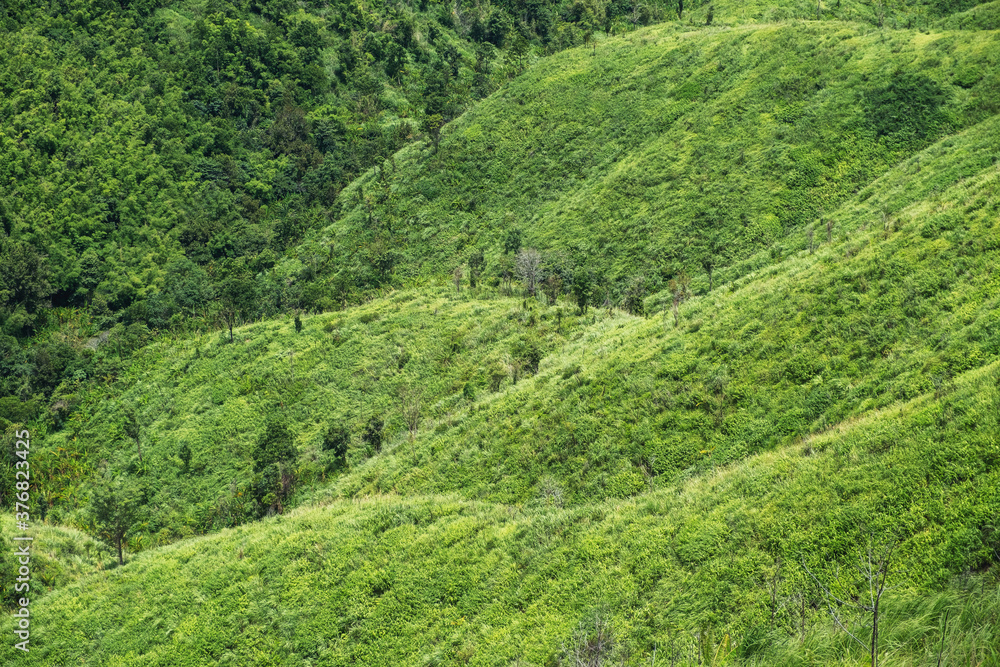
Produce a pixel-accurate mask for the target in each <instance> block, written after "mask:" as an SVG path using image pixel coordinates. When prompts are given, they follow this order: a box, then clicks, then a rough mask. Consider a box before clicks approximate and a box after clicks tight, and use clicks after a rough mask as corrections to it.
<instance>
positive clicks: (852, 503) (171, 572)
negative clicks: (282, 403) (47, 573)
mask: <svg viewBox="0 0 1000 667" xmlns="http://www.w3.org/2000/svg"><path fill="white" fill-rule="evenodd" d="M996 371H997V368H996V365H993V366H992V367H991V368H989V369H984V371H975V372H970V373H968V374H966V375H965V376H963V377H962V378H960V379H959V380H958V382H957V383H956V389H955V390H954V392H953V393H952V394H951V395H950V396H949V397H948V399H947V400H946V401H944V404H946V405H950V406H952V407H953V408H956V409H957V408H960V407H967V406H974V405H977V404H978V402H979V401H980V400H981V395H982V394H983V393H984V392H985V393H987V394H988V393H990V392H991V391H992V392H993V393H995V391H996V390H995V376H996ZM939 407H940V404H938V403H935V402H933V401H930V400H927V399H926V398H921V399H918V400H916V401H912V402H909V403H906V404H902V405H900V406H898V407H895V408H893V409H891V410H887V411H884V412H882V413H879V414H874V415H871V416H869V417H866V418H865V419H862V420H859V421H857V422H856V423H854V424H853V425H851V426H848V427H845V428H843V429H840V430H838V431H837V432H832V433H828V434H825V435H822V436H818V437H816V438H813V439H810V440H809V441H808V442H806V443H804V444H800V445H794V446H791V447H787V448H783V449H782V450H780V451H777V452H771V453H767V454H762V455H759V456H755V457H751V458H749V459H747V460H746V461H743V462H741V463H738V464H734V465H732V466H728V467H726V468H724V469H720V470H718V471H716V472H713V473H709V474H706V475H703V476H700V477H698V478H697V479H693V480H690V481H687V482H681V483H678V484H676V485H671V486H670V487H668V488H665V489H662V490H660V491H655V492H652V493H647V494H644V495H642V496H639V497H638V498H635V499H632V500H627V501H608V502H604V503H592V504H590V505H587V506H583V507H575V508H558V507H551V506H550V507H545V506H535V507H519V506H505V505H494V504H488V503H482V502H476V501H469V500H464V499H461V498H457V497H455V496H428V497H420V496H413V497H409V498H386V497H376V498H371V499H365V500H344V501H335V502H333V503H330V504H321V505H320V506H317V507H310V508H302V509H301V510H298V511H295V512H293V513H292V514H291V515H289V516H285V517H276V518H274V519H269V520H266V521H264V522H262V523H259V524H255V525H252V526H244V527H240V528H237V529H226V530H224V531H222V532H221V533H219V534H217V535H213V536H206V537H199V538H194V539H192V540H187V541H185V542H182V543H180V544H176V545H172V546H169V547H164V548H161V549H158V550H155V551H151V552H148V553H144V554H140V555H138V556H136V557H135V558H134V559H133V560H132V562H131V563H129V564H128V565H127V566H126V567H124V568H119V569H115V570H112V571H110V572H108V573H105V574H100V575H94V576H91V577H88V578H87V579H86V580H85V581H84V582H81V583H78V584H74V585H71V586H69V587H67V588H64V589H61V590H58V591H56V592H54V593H52V594H50V595H49V596H47V597H45V598H43V599H42V600H41V601H39V602H38V603H37V604H36V606H35V608H34V616H33V623H34V626H33V627H34V628H36V630H35V631H34V632H33V635H32V641H33V644H32V647H33V654H32V655H33V659H34V660H37V661H38V662H37V663H36V664H94V665H102V666H104V665H149V666H152V665H172V666H178V665H204V664H240V665H305V664H312V665H340V664H365V665H403V664H405V665H422V664H447V665H457V664H477V665H500V664H511V663H512V662H514V661H518V660H520V661H521V663H522V664H551V663H552V661H553V660H555V659H556V657H557V656H558V654H559V653H560V651H561V646H562V644H563V643H565V642H567V641H569V640H570V638H571V636H572V634H573V631H574V629H575V628H576V626H577V625H578V623H580V622H581V621H583V620H584V619H586V618H587V617H588V615H589V614H591V612H592V611H593V610H594V609H598V608H602V607H603V608H606V609H607V610H608V614H609V616H610V618H611V622H612V627H613V628H614V632H615V634H616V636H617V638H618V640H619V642H620V643H621V645H622V646H627V647H629V648H630V649H631V651H632V653H633V659H632V660H630V661H629V662H628V664H632V665H639V664H646V663H648V662H649V660H650V657H651V655H652V652H653V650H654V649H656V650H657V651H658V654H659V655H660V657H661V659H663V658H664V657H665V656H667V655H668V651H671V650H672V651H673V652H674V653H675V654H676V655H677V656H684V657H686V658H691V657H692V655H693V654H695V652H696V651H697V648H698V643H699V642H697V641H696V640H695V637H696V635H700V636H701V637H702V638H703V639H702V640H701V642H700V643H701V645H702V650H705V649H706V647H707V648H708V650H707V651H706V654H708V653H714V652H718V651H720V650H723V649H722V648H720V646H721V647H725V646H728V647H729V648H730V649H731V648H732V647H734V646H735V647H738V651H739V653H737V654H734V655H733V657H736V656H738V655H744V654H747V655H748V657H749V656H750V655H761V654H765V655H774V654H775V653H771V654H768V653H766V652H767V651H773V652H776V654H777V655H787V652H789V651H792V652H794V653H795V655H796V656H802V655H803V652H805V655H806V656H808V655H810V652H811V655H812V656H813V658H812V660H814V661H815V660H819V661H820V662H823V663H824V664H854V660H857V659H858V658H859V657H860V654H859V653H858V651H857V650H856V649H854V653H853V655H854V658H853V659H852V658H850V657H849V656H850V655H851V653H850V651H851V649H850V648H849V647H848V646H847V645H846V644H845V642H844V641H842V639H841V638H836V637H834V638H831V637H828V636H826V635H825V634H824V631H823V629H822V628H823V627H824V625H827V624H828V621H824V614H823V612H822V611H821V610H818V611H817V610H814V608H813V605H814V604H816V603H818V602H819V597H818V594H817V592H816V590H815V588H814V587H813V586H812V584H811V583H810V581H809V579H808V578H807V575H806V574H805V571H804V569H803V567H802V565H801V564H802V563H806V564H807V565H808V566H809V567H810V569H812V570H813V571H814V572H815V573H817V574H818V576H819V577H822V578H823V579H824V580H827V581H828V582H830V581H832V579H833V572H834V568H835V566H837V565H838V564H839V565H840V566H842V568H843V569H844V570H843V571H844V572H847V571H848V568H850V567H851V566H852V564H853V563H855V562H856V559H857V556H858V553H859V551H858V550H859V549H860V548H862V547H863V546H864V545H865V544H868V543H876V544H877V543H879V542H881V541H884V540H886V539H889V536H890V535H892V534H893V533H895V534H897V535H899V536H900V537H902V539H903V542H902V544H901V545H900V547H899V550H898V552H897V554H898V555H897V559H896V560H895V561H894V562H893V566H894V567H893V574H892V576H891V583H892V585H893V586H894V589H895V591H894V592H893V593H891V594H890V595H889V596H888V597H887V600H886V607H887V609H888V610H889V612H888V613H887V615H886V618H885V619H884V623H885V626H884V627H885V628H887V630H886V631H885V643H884V645H883V651H884V654H885V655H886V656H893V659H894V660H897V659H898V660H903V661H904V662H899V663H898V664H925V662H921V661H922V660H923V661H926V656H927V655H928V654H933V651H934V649H935V647H936V643H935V642H936V641H937V640H938V638H939V637H940V631H939V626H940V625H941V624H942V622H943V621H942V619H941V616H942V614H943V612H944V609H945V608H946V607H949V606H950V607H954V611H953V612H952V625H950V626H949V627H950V628H951V633H953V634H951V635H950V636H949V646H950V648H949V650H954V651H956V652H957V651H966V653H965V655H968V650H969V648H970V646H972V647H975V649H976V650H977V651H979V655H981V656H982V655H991V654H990V653H989V652H990V651H993V653H992V655H994V656H995V655H996V653H995V644H991V642H992V641H993V638H994V636H995V635H994V634H993V633H992V631H991V630H990V628H991V627H993V625H992V624H993V623H995V619H996V614H997V609H998V605H1000V602H998V600H997V599H996V596H997V595H998V594H1000V591H998V590H997V589H996V583H995V582H994V581H992V580H989V581H987V580H986V579H984V580H982V582H981V583H980V582H979V581H976V582H975V587H976V590H975V593H974V594H965V595H961V594H960V593H959V592H958V591H957V590H954V589H951V590H950V591H949V592H948V593H947V594H944V595H942V594H936V595H937V597H934V596H933V595H932V596H931V597H929V598H927V597H926V595H927V593H926V591H928V590H929V588H930V587H929V586H928V584H927V579H928V577H929V578H930V579H933V580H940V581H947V577H948V571H949V570H950V568H951V567H952V566H953V565H954V563H955V562H957V561H959V560H962V559H965V560H966V562H969V561H968V560H967V559H969V558H970V557H972V558H975V559H982V558H987V559H988V557H989V554H987V553H984V552H983V548H984V547H983V546H982V545H981V544H980V546H976V544H977V537H976V536H981V535H982V534H981V533H980V532H979V531H980V527H981V526H984V525H986V524H987V523H989V521H990V520H991V519H992V518H995V516H996V513H997V512H998V511H1000V495H998V489H1000V477H998V474H997V468H996V466H995V465H993V466H992V467H991V469H988V470H980V471H978V472H976V473H970V472H969V471H966V473H965V474H963V475H962V476H960V477H959V478H953V479H952V480H950V481H949V482H948V483H941V482H939V481H931V483H925V481H926V480H927V479H928V478H930V479H932V480H933V478H934V476H935V475H937V474H938V472H939V471H940V469H941V467H942V466H945V467H948V466H951V467H954V465H955V464H956V462H954V461H953V462H950V463H949V462H947V461H944V460H943V459H942V457H941V456H940V455H938V454H936V453H935V452H937V451H938V450H939V448H940V447H941V444H940V443H937V442H935V441H933V440H929V439H927V438H925V437H923V434H924V432H925V430H926V427H927V426H926V425H927V421H928V420H929V419H933V414H934V412H935V411H936V410H937V409H938V408H939ZM886 430H893V431H895V432H896V435H895V440H894V442H893V444H892V446H891V447H889V448H887V449H883V448H878V447H876V448H875V449H874V451H873V447H872V443H873V442H877V441H878V439H879V438H881V437H883V434H884V433H885V432H886ZM994 433H995V431H992V430H987V429H982V430H980V431H978V432H975V431H973V432H969V433H967V434H965V435H964V436H963V438H964V444H965V446H966V447H967V448H968V450H967V451H968V453H969V454H972V455H973V456H974V455H975V454H974V453H975V452H981V453H982V452H989V451H991V447H992V450H995V449H996V444H995V442H994V443H993V444H990V443H991V441H992V438H993V435H992V434H994ZM997 454H998V452H994V454H993V456H997ZM966 461H967V459H966ZM996 546H997V545H996V544H994V545H993V547H992V548H996ZM779 562H780V564H781V568H780V571H779V570H778V563H779ZM980 562H981V560H980ZM775 575H777V576H775ZM845 579H849V580H851V581H854V580H853V579H851V577H850V576H847V577H845ZM851 585H852V584H849V585H848V586H847V588H846V591H847V594H849V593H850V591H851V590H852V588H851ZM917 586H919V589H918V588H915V587H917ZM917 590H922V591H925V592H924V593H922V594H921V595H922V596H924V598H925V599H924V600H923V601H920V600H918V595H917V593H916V591H917ZM772 600H777V603H778V604H777V605H775V604H773V603H772ZM802 601H804V603H803V604H804V607H803V606H801V604H800V602H802ZM803 608H804V609H805V617H804V618H803V617H802V609H803ZM910 608H914V609H910ZM894 610H895V611H894ZM772 612H773V613H772ZM772 618H773V620H772ZM960 619H965V620H960ZM848 622H849V623H852V627H853V628H854V630H855V631H856V632H861V631H862V630H861V627H862V625H863V622H862V619H859V618H857V619H855V618H849V620H848ZM803 625H804V627H805V628H806V629H807V630H808V631H809V636H808V638H807V639H808V641H807V642H806V644H805V646H804V648H803V647H801V646H799V647H797V648H796V646H794V645H793V644H792V643H791V641H789V645H788V646H787V647H786V646H785V645H784V644H783V643H782V642H783V640H782V639H781V638H782V637H783V636H786V634H787V636H790V637H797V636H798V635H797V633H798V631H799V628H800V627H802V626H803ZM772 628H773V629H772ZM769 634H770V641H764V640H762V639H761V637H767V636H768V635H769ZM726 635H728V636H729V642H728V644H727V643H726V641H725V637H726ZM706 637H711V638H713V639H711V640H708V639H705V638H706ZM750 638H752V639H753V641H750ZM769 645H770V646H769ZM671 647H672V648H671ZM754 647H756V648H754ZM726 650H728V649H726ZM726 650H723V652H724V653H725V652H726ZM11 651H12V649H11V648H10V647H9V646H7V645H4V646H3V647H2V648H0V655H2V656H4V657H5V658H7V659H9V658H10V655H11ZM783 652H784V653H783ZM984 652H985V653H984ZM952 655H953V656H954V659H956V660H957V659H959V657H958V656H959V655H962V654H960V653H953V654H952ZM840 660H843V662H839V661H840ZM692 663H693V660H691V659H685V660H682V661H681V663H680V664H692ZM717 664H721V663H717ZM729 664H732V663H729ZM764 664H766V660H765V661H764ZM887 664H889V663H888V662H887ZM893 664H897V663H893ZM985 664H990V663H988V662H987V663H985Z"/></svg>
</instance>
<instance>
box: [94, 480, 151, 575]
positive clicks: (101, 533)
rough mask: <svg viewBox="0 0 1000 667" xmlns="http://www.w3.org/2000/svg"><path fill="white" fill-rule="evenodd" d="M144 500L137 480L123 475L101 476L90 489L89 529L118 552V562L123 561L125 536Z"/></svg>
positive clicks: (132, 527) (131, 527) (135, 520)
mask: <svg viewBox="0 0 1000 667" xmlns="http://www.w3.org/2000/svg"><path fill="white" fill-rule="evenodd" d="M144 503H145V493H144V491H143V490H142V489H141V488H140V486H139V485H138V484H137V483H136V482H134V481H132V480H130V479H128V478H126V477H124V476H117V477H113V478H109V477H107V476H105V477H101V478H99V479H98V481H97V484H96V486H94V488H93V489H92V490H91V494H90V506H89V521H90V529H91V532H93V533H94V535H95V536H96V537H97V538H98V539H101V540H103V541H104V542H106V543H107V544H108V545H110V546H111V547H112V548H114V549H115V550H116V551H117V553H118V564H119V565H124V564H125V558H124V553H123V552H124V548H125V545H126V544H127V542H128V539H127V538H128V535H129V533H130V532H132V530H133V529H134V528H135V525H136V523H137V522H138V519H139V511H140V508H141V507H142V506H143V504H144Z"/></svg>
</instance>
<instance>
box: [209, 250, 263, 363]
mask: <svg viewBox="0 0 1000 667" xmlns="http://www.w3.org/2000/svg"><path fill="white" fill-rule="evenodd" d="M217 274H218V277H217V289H216V305H217V308H218V312H219V314H220V315H221V316H222V319H223V321H224V322H225V323H226V326H227V327H228V329H229V342H230V343H231V342H233V326H234V325H235V324H236V323H237V322H239V321H241V320H242V319H243V318H245V317H246V316H247V314H248V313H249V312H250V311H251V309H252V308H253V305H254V301H255V298H254V292H255V289H254V288H255V286H254V282H253V276H252V275H251V274H250V271H249V269H247V267H246V264H245V263H244V262H243V261H242V260H241V259H235V260H228V261H225V262H223V263H221V264H220V265H219V266H218V269H217Z"/></svg>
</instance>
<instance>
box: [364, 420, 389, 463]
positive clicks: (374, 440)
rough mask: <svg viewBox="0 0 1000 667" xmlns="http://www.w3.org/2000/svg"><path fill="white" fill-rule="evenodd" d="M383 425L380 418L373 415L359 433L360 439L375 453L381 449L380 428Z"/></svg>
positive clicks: (381, 428)
mask: <svg viewBox="0 0 1000 667" xmlns="http://www.w3.org/2000/svg"><path fill="white" fill-rule="evenodd" d="M384 427H385V424H384V422H383V421H382V418H381V417H379V416H378V415H373V416H372V418H371V419H369V420H368V423H367V424H366V425H365V430H364V432H363V433H362V434H361V441H362V442H363V443H365V444H366V445H368V446H370V447H371V448H372V451H374V452H375V453H376V454H378V453H380V452H381V451H382V435H383V433H382V430H383V428H384Z"/></svg>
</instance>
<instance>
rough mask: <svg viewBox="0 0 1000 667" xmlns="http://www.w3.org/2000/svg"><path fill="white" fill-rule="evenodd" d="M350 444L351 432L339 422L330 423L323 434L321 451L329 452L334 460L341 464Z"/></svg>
mask: <svg viewBox="0 0 1000 667" xmlns="http://www.w3.org/2000/svg"><path fill="white" fill-rule="evenodd" d="M350 444H351V432H350V431H348V430H347V428H345V427H344V426H342V425H340V424H330V426H329V427H328V428H327V429H326V433H325V434H324V435H323V451H324V452H331V453H332V454H333V458H334V460H336V461H338V462H340V463H341V464H343V463H344V462H346V461H347V448H348V446H349V445H350Z"/></svg>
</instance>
